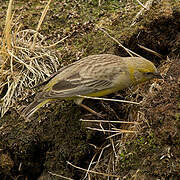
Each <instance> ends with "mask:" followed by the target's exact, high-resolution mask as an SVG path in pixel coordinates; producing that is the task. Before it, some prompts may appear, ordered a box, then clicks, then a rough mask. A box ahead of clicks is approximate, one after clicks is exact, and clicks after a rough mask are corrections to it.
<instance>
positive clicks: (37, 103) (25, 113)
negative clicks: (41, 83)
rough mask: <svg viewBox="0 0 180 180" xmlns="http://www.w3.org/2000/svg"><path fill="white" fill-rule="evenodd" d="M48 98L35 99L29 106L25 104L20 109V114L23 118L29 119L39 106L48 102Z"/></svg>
mask: <svg viewBox="0 0 180 180" xmlns="http://www.w3.org/2000/svg"><path fill="white" fill-rule="evenodd" d="M49 101H50V99H46V100H44V99H42V100H39V99H35V100H34V101H33V102H32V103H31V104H30V105H29V106H27V107H26V108H25V109H24V110H23V111H22V114H21V115H22V116H23V117H24V118H25V119H29V118H30V117H31V116H32V115H33V114H34V113H35V112H36V111H37V110H38V109H39V108H41V107H42V106H44V105H45V104H46V103H47V102H49Z"/></svg>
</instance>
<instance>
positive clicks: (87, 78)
mask: <svg viewBox="0 0 180 180" xmlns="http://www.w3.org/2000/svg"><path fill="white" fill-rule="evenodd" d="M153 78H161V76H160V73H159V72H158V70H157V68H156V67H155V65H154V64H153V63H152V62H151V61H149V60H147V59H145V58H143V57H120V56H117V55H113V54H99V55H90V56H87V57H84V58H82V59H80V60H78V61H75V62H73V63H71V64H69V65H67V66H64V67H62V68H60V69H59V70H58V71H57V72H56V73H54V74H53V75H52V76H51V77H50V78H49V79H47V80H46V81H45V82H43V83H42V84H41V85H44V87H43V89H42V90H41V91H40V92H39V93H38V94H37V95H36V96H35V99H34V101H33V102H32V103H31V104H30V105H28V106H27V107H26V108H25V109H24V110H23V111H22V116H23V117H24V118H25V119H29V118H30V117H31V116H32V115H33V114H34V112H36V111H37V110H38V109H39V108H41V107H42V106H44V105H45V104H46V103H48V102H51V101H54V100H57V99H59V100H73V101H74V102H75V103H76V104H77V105H80V106H82V107H83V108H85V109H86V110H88V111H90V112H91V113H93V114H96V115H99V113H97V112H96V111H94V110H92V109H91V108H89V107H88V106H86V105H84V104H82V101H83V99H84V97H82V96H89V97H100V96H105V95H108V94H112V93H115V92H117V91H119V90H122V89H125V88H128V87H130V86H134V85H137V84H140V83H143V82H145V81H148V80H150V79H153Z"/></svg>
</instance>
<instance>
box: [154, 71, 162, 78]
mask: <svg viewBox="0 0 180 180" xmlns="http://www.w3.org/2000/svg"><path fill="white" fill-rule="evenodd" d="M154 78H157V79H163V77H162V76H161V74H160V73H159V72H156V73H154Z"/></svg>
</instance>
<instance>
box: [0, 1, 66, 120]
mask: <svg viewBox="0 0 180 180" xmlns="http://www.w3.org/2000/svg"><path fill="white" fill-rule="evenodd" d="M50 2H51V0H49V1H48V3H47V5H46V7H45V8H44V11H43V12H42V15H41V18H40V21H39V24H38V25H37V29H36V30H32V29H24V30H22V29H21V24H20V23H19V21H18V18H19V17H16V18H15V16H14V14H13V11H12V4H13V0H10V1H9V5H8V9H7V15H6V21H5V27H4V32H3V36H2V38H1V39H0V40H1V49H0V98H1V99H0V114H1V117H2V116H3V115H4V114H5V113H6V112H7V111H8V109H9V108H10V107H12V106H16V104H15V103H16V102H18V101H20V100H23V99H25V98H26V97H27V96H28V94H29V91H30V88H32V87H33V86H35V85H37V84H38V83H39V82H41V81H43V80H45V78H47V77H48V76H50V74H52V73H53V72H55V71H57V69H58V67H59V60H58V54H57V52H56V51H55V50H53V49H50V47H53V46H54V45H49V44H47V43H46V42H45V37H44V36H43V35H41V34H40V33H39V30H40V27H41V24H42V22H43V20H44V17H45V15H46V13H47V11H48V8H49V4H50ZM64 39H65V38H64ZM64 39H63V40H64ZM57 43H58V42H57ZM57 43H55V45H56V44H57ZM31 92H32V89H31ZM16 109H17V110H18V107H17V106H16Z"/></svg>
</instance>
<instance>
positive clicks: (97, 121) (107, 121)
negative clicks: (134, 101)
mask: <svg viewBox="0 0 180 180" xmlns="http://www.w3.org/2000/svg"><path fill="white" fill-rule="evenodd" d="M79 121H82V122H94V123H121V124H139V123H138V122H130V121H119V120H118V121H109V120H95V119H92V120H91V119H80V120H79Z"/></svg>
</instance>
